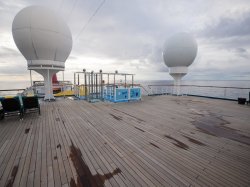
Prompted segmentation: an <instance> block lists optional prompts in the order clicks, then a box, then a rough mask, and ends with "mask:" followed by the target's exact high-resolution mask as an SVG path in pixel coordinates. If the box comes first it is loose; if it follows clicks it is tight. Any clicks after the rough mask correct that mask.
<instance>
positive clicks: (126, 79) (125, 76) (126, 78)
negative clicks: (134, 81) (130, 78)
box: [125, 75, 127, 88]
mask: <svg viewBox="0 0 250 187" xmlns="http://www.w3.org/2000/svg"><path fill="white" fill-rule="evenodd" d="M125 88H127V76H126V75H125Z"/></svg>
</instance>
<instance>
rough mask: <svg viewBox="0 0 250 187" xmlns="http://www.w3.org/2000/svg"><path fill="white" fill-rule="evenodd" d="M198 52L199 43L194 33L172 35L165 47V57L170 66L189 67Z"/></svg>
mask: <svg viewBox="0 0 250 187" xmlns="http://www.w3.org/2000/svg"><path fill="white" fill-rule="evenodd" d="M196 54H197V43H196V41H195V39H194V38H193V36H192V35H190V34H188V33H185V32H182V33H177V34H175V35H173V36H172V37H170V38H169V39H168V40H167V41H166V42H165V45H164V47H163V59H164V62H165V64H166V65H167V66H168V67H180V66H181V67H183V66H184V67H188V66H190V65H191V64H192V63H193V61H194V59H195V57H196Z"/></svg>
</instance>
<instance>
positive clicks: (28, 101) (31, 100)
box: [22, 96, 41, 115]
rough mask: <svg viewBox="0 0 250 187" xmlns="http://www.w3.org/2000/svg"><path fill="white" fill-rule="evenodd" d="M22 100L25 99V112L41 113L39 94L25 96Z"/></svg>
mask: <svg viewBox="0 0 250 187" xmlns="http://www.w3.org/2000/svg"><path fill="white" fill-rule="evenodd" d="M22 101H23V109H24V113H27V112H38V113H39V115H40V114H41V112H40V104H39V101H38V97H37V96H23V97H22Z"/></svg>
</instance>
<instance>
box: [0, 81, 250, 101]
mask: <svg viewBox="0 0 250 187" xmlns="http://www.w3.org/2000/svg"><path fill="white" fill-rule="evenodd" d="M135 83H139V84H141V85H142V94H143V95H148V94H157V93H163V92H167V93H173V86H171V85H173V81H172V80H157V81H155V80H154V81H140V80H139V81H135ZM182 85H185V86H182V87H181V93H182V94H192V95H201V96H209V97H218V98H227V99H237V98H239V97H243V98H247V100H248V99H249V92H250V80H245V81H244V80H240V81H232V80H227V81H207V80H199V81H198V80H183V81H182ZM29 86H30V82H29V81H19V82H15V81H5V82H3V81H0V90H5V89H25V88H27V87H29ZM199 86H202V87H199ZM204 86H207V87H204ZM18 92H19V93H20V92H21V91H18ZM18 92H17V91H8V92H7V91H4V92H3V91H0V96H3V95H15V94H16V93H18Z"/></svg>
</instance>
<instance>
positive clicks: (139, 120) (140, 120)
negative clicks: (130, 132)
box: [113, 108, 146, 123]
mask: <svg viewBox="0 0 250 187" xmlns="http://www.w3.org/2000/svg"><path fill="white" fill-rule="evenodd" d="M113 110H115V111H118V112H121V113H123V114H125V115H127V116H130V117H132V118H134V119H136V120H137V121H138V122H139V123H141V122H146V121H145V120H143V119H140V118H138V117H136V116H133V115H131V114H128V113H126V112H123V111H121V110H118V109H116V108H113Z"/></svg>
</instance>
